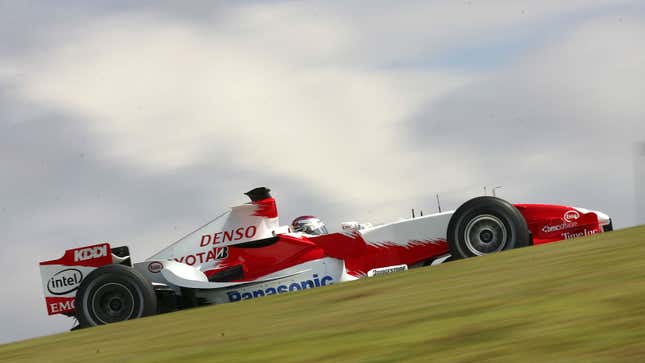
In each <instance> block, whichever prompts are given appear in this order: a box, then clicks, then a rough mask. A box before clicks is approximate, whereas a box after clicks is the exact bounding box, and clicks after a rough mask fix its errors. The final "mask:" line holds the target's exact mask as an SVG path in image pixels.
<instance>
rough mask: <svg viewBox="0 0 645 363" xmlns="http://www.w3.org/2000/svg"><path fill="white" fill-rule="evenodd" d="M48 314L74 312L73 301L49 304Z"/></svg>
mask: <svg viewBox="0 0 645 363" xmlns="http://www.w3.org/2000/svg"><path fill="white" fill-rule="evenodd" d="M48 305H49V314H50V315H51V314H58V313H64V312H67V311H71V310H74V309H75V307H74V299H71V300H67V301H56V302H53V303H49V304H48Z"/></svg>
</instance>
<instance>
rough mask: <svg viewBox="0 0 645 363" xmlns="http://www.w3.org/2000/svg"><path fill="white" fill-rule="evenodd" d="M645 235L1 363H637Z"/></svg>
mask: <svg viewBox="0 0 645 363" xmlns="http://www.w3.org/2000/svg"><path fill="white" fill-rule="evenodd" d="M643 261H645V227H637V228H631V229H626V230H621V231H616V232H613V233H607V234H604V235H601V236H592V237H587V238H582V239H577V240H572V241H564V242H559V243H554V244H550V245H546V246H538V247H530V248H524V249H521V250H514V251H509V252H504V253H501V254H497V255H494V256H487V257H480V258H475V259H469V260H464V261H457V262H451V263H448V264H445V265H442V266H437V267H432V268H423V269H417V270H412V271H409V272H403V273H398V274H393V275H389V276H381V277H377V278H371V279H365V280H360V281H357V282H350V283H346V284H341V285H336V286H331V287H325V288H320V289H315V290H310V291H306V292H299V293H293V294H288V295H282V296H272V297H267V298H262V299H258V300H255V301H248V302H240V303H235V304H226V305H221V306H211V307H206V308H199V309H193V310H189V311H183V312H178V313H172V314H166V315H161V316H155V317H152V318H146V319H140V320H135V321H130V322H125V323H121V324H114V325H111V326H104V327H98V328H92V329H86V330H83V331H75V332H71V333H63V334H58V335H53V336H48V337H43V338H37V339H32V340H27V341H23V342H18V343H13V344H7V345H2V346H0V361H10V362H93V363H99V362H117V361H118V362H155V363H159V362H175V361H182V362H205V361H218V362H237V361H250V362H262V363H266V362H428V361H432V362H486V361H494V362H520V361H522V362H524V361H527V362H585V363H588V362H608V361H611V362H641V361H645V268H643V265H644V262H643Z"/></svg>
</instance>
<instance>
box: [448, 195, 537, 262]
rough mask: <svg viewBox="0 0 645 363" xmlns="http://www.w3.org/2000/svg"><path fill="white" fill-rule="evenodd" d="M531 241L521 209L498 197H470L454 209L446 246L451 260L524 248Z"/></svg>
mask: <svg viewBox="0 0 645 363" xmlns="http://www.w3.org/2000/svg"><path fill="white" fill-rule="evenodd" d="M530 241H531V237H530V234H529V229H528V226H527V224H526V220H525V219H524V217H523V216H522V214H521V213H520V211H519V210H517V208H515V206H513V205H512V204H511V203H509V202H507V201H505V200H503V199H500V198H495V197H488V196H484V197H478V198H474V199H471V200H469V201H467V202H466V203H464V204H462V205H461V206H460V207H459V208H458V209H457V211H455V214H453V216H452V218H451V219H450V223H449V224H448V247H449V249H450V254H451V255H452V256H453V258H454V259H461V258H468V257H475V256H483V255H488V254H491V253H496V252H501V251H504V250H510V249H513V248H519V247H525V246H528V245H530V243H531V242H530Z"/></svg>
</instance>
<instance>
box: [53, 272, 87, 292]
mask: <svg viewBox="0 0 645 363" xmlns="http://www.w3.org/2000/svg"><path fill="white" fill-rule="evenodd" d="M81 280H83V273H82V272H81V270H79V269H76V268H68V269H65V270H62V271H58V272H57V273H55V274H54V276H52V277H51V278H50V279H49V281H47V291H49V293H50V294H52V295H65V294H69V293H70V292H72V291H74V290H76V289H78V286H79V285H80V284H81Z"/></svg>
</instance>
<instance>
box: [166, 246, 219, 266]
mask: <svg viewBox="0 0 645 363" xmlns="http://www.w3.org/2000/svg"><path fill="white" fill-rule="evenodd" d="M227 257H228V247H216V248H213V249H212V250H210V251H207V252H198V253H195V254H193V255H188V256H182V257H179V258H175V261H177V262H181V263H185V264H186V265H190V266H193V265H195V264H200V265H201V264H203V263H207V262H210V261H215V260H221V259H225V258H227Z"/></svg>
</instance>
